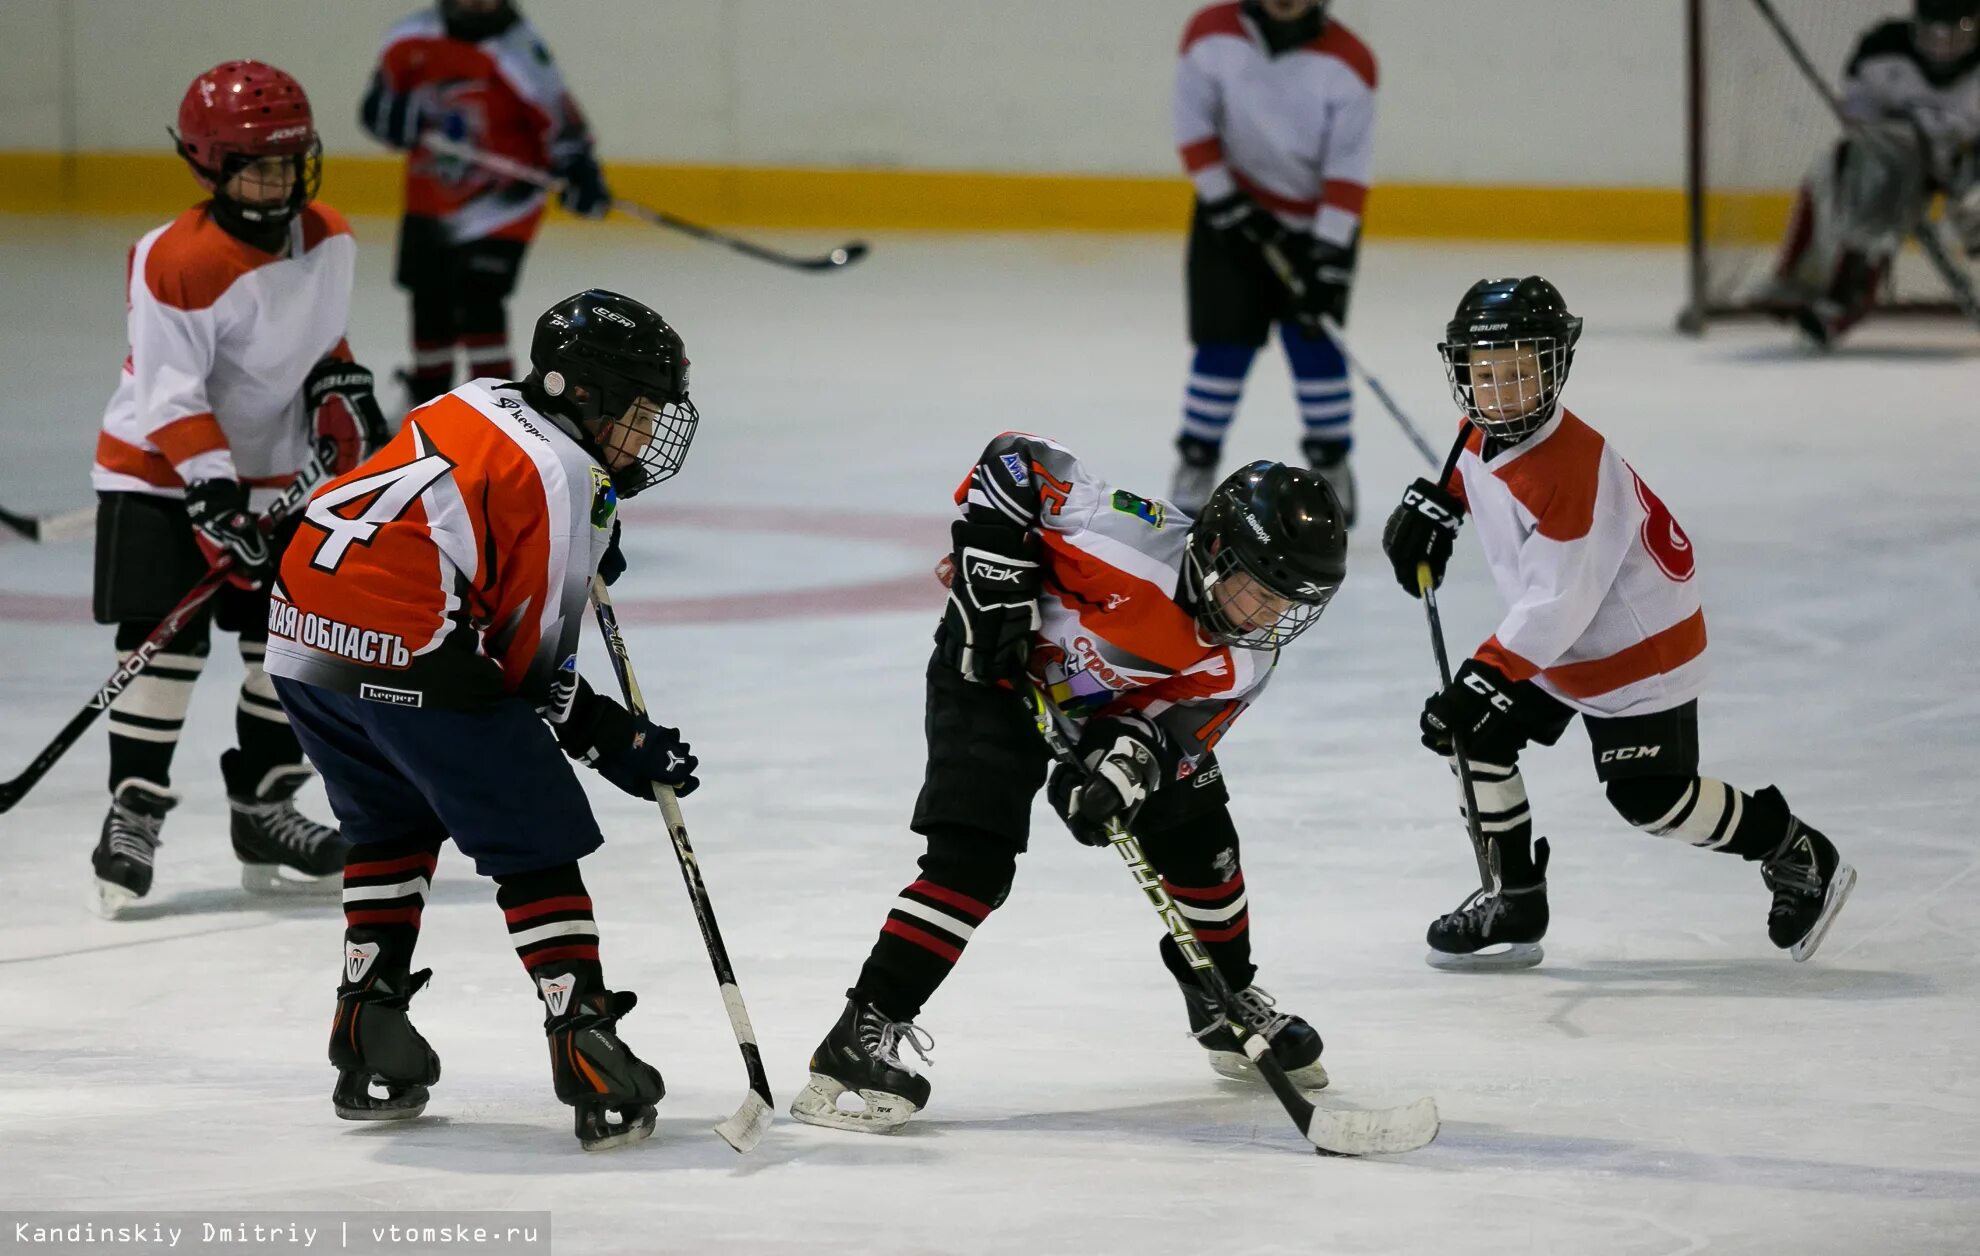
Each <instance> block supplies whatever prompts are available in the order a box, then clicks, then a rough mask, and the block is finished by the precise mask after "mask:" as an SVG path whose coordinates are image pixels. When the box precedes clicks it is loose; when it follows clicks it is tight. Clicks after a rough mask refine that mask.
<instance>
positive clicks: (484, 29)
mask: <svg viewBox="0 0 1980 1256" xmlns="http://www.w3.org/2000/svg"><path fill="white" fill-rule="evenodd" d="M440 20H441V22H442V24H443V25H445V27H446V30H447V38H449V39H460V40H465V41H467V42H468V43H480V42H481V41H482V40H484V39H493V38H495V37H496V36H497V35H500V34H501V33H502V32H503V31H506V30H508V29H509V28H510V27H511V26H514V25H515V24H516V23H517V22H519V21H521V20H522V14H520V13H518V12H516V6H515V5H514V4H512V3H511V2H510V0H440Z"/></svg>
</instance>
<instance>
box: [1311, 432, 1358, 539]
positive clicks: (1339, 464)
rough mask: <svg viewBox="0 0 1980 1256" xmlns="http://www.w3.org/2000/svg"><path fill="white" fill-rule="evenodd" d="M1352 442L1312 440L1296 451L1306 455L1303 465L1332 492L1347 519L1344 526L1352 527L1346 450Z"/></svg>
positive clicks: (1351, 470) (1350, 477)
mask: <svg viewBox="0 0 1980 1256" xmlns="http://www.w3.org/2000/svg"><path fill="white" fill-rule="evenodd" d="M1350 448H1352V442H1350V441H1346V440H1328V439H1326V438H1325V437H1319V436H1313V437H1309V438H1307V439H1306V440H1303V441H1301V442H1300V446H1299V451H1300V452H1301V453H1302V454H1305V455H1306V462H1307V465H1308V466H1311V467H1312V468H1313V469H1314V471H1316V472H1318V473H1319V475H1320V478H1321V479H1323V480H1325V481H1327V487H1328V488H1331V489H1333V490H1334V496H1335V497H1336V498H1337V499H1339V501H1340V503H1341V512H1342V513H1343V514H1345V515H1346V516H1347V525H1348V526H1349V527H1350V528H1352V527H1353V526H1354V467H1353V466H1351V465H1350V464H1349V463H1348V450H1349V449H1350Z"/></svg>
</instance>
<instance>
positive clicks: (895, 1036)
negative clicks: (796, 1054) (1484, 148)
mask: <svg viewBox="0 0 1980 1256" xmlns="http://www.w3.org/2000/svg"><path fill="white" fill-rule="evenodd" d="M902 1043H906V1044H908V1045H909V1046H910V1047H913V1048H914V1052H915V1054H916V1055H918V1056H920V1057H921V1059H922V1062H923V1063H926V1062H927V1060H928V1052H929V1051H930V1050H932V1049H933V1048H934V1046H935V1039H934V1038H933V1037H932V1036H930V1035H929V1033H928V1031H927V1030H925V1029H922V1028H920V1027H919V1026H917V1025H916V1024H915V1023H914V1022H913V1021H895V1020H888V1019H887V1017H886V1016H885V1015H884V1014H882V1013H880V1012H878V1011H876V1010H874V1009H873V1008H872V1007H871V1006H869V1005H867V1004H865V1003H861V1002H860V1001H859V997H858V996H857V995H855V994H854V993H853V992H852V991H850V990H848V991H846V1010H845V1011H844V1012H841V1013H840V1014H839V1020H838V1023H837V1024H835V1025H833V1026H832V1032H831V1033H828V1034H826V1035H825V1041H823V1042H821V1043H819V1044H818V1050H816V1051H814V1052H812V1054H811V1081H810V1083H809V1084H807V1085H806V1086H805V1088H804V1090H803V1091H802V1092H800V1093H799V1095H798V1097H797V1098H796V1099H794V1100H792V1101H791V1115H792V1116H794V1117H796V1118H797V1119H798V1120H800V1121H803V1122H805V1123H806V1124H807V1125H826V1126H830V1127H831V1128H833V1129H841V1130H860V1131H863V1132H865V1133H868V1134H891V1133H893V1132H894V1131H895V1130H897V1129H899V1128H900V1127H901V1126H903V1125H906V1124H907V1122H908V1118H909V1117H911V1116H913V1115H914V1114H915V1113H917V1112H919V1111H921V1109H923V1108H925V1107H927V1106H928V1092H929V1085H928V1081H927V1079H926V1078H924V1077H922V1076H921V1075H920V1074H918V1073H916V1072H915V1071H914V1070H913V1069H911V1068H909V1067H908V1066H907V1065H905V1064H903V1063H901V1060H900V1055H899V1052H900V1045H901V1044H902ZM848 1091H851V1092H852V1093H854V1094H856V1095H858V1096H859V1098H860V1100H861V1102H862V1103H864V1104H865V1107H863V1108H860V1109H848V1108H841V1107H840V1106H839V1096H840V1095H843V1094H845V1093H846V1092H848Z"/></svg>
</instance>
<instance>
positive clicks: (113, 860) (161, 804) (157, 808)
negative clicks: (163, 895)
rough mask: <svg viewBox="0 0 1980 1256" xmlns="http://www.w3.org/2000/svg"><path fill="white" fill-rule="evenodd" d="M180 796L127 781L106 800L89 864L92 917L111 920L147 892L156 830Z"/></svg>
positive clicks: (169, 791)
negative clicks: (93, 879)
mask: <svg viewBox="0 0 1980 1256" xmlns="http://www.w3.org/2000/svg"><path fill="white" fill-rule="evenodd" d="M178 805H179V796H178V795H177V794H175V793H173V792H172V791H171V790H169V789H166V788H165V787H163V786H162V785H154V784H152V783H151V782H150V781H144V780H139V779H137V778H136V777H132V778H131V779H130V780H128V781H125V782H123V783H122V784H120V785H118V786H117V789H116V792H114V793H113V794H111V796H110V813H109V814H108V815H106V816H104V817H103V833H102V836H100V837H98V838H97V839H96V849H95V850H94V851H92V852H91V853H90V856H89V862H90V865H91V866H92V867H94V868H95V869H96V886H95V899H94V903H95V906H96V914H97V915H99V916H101V917H103V918H104V919H105V920H115V919H116V918H117V916H118V914H119V913H120V912H122V911H123V910H124V908H126V907H128V906H130V905H131V904H132V903H135V902H136V901H137V900H139V899H141V898H143V897H144V896H145V895H147V894H149V893H151V873H152V863H153V860H154V859H155V858H156V857H157V851H158V841H159V839H158V830H159V829H160V828H162V827H163V826H164V824H165V813H166V812H168V811H170V810H171V809H172V808H174V807H176V806H178Z"/></svg>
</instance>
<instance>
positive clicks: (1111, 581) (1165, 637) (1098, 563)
mask: <svg viewBox="0 0 1980 1256" xmlns="http://www.w3.org/2000/svg"><path fill="white" fill-rule="evenodd" d="M1038 536H1039V538H1040V539H1041V540H1043V541H1044V542H1045V548H1046V551H1047V553H1048V555H1049V556H1050V559H1051V571H1052V578H1053V579H1054V580H1055V581H1056V582H1057V583H1058V585H1059V587H1060V588H1062V589H1064V590H1065V591H1066V592H1067V593H1068V594H1070V595H1072V597H1073V598H1076V599H1078V601H1079V602H1081V603H1084V604H1085V605H1086V606H1090V607H1094V608H1098V607H1102V606H1105V605H1107V603H1108V600H1109V599H1110V598H1114V599H1121V598H1123V596H1124V600H1117V601H1116V602H1115V607H1114V609H1113V610H1111V611H1108V612H1107V613H1106V624H1105V631H1101V630H1100V629H1098V628H1096V629H1095V631H1096V633H1097V634H1098V635H1100V636H1103V637H1105V638H1106V639H1107V640H1108V641H1110V642H1112V643H1113V644H1114V645H1116V646H1119V647H1120V648H1121V649H1123V650H1126V651H1128V652H1129V653H1131V654H1135V655H1138V656H1139V657H1141V658H1145V659H1147V660H1148V661H1150V662H1151V663H1160V664H1161V665H1162V666H1164V667H1168V668H1172V669H1174V670H1176V671H1181V670H1182V669H1183V668H1186V667H1189V666H1191V665H1192V664H1195V663H1197V662H1198V661H1200V660H1201V659H1202V658H1203V656H1204V653H1205V647H1204V645H1203V643H1202V642H1201V641H1199V640H1198V639H1197V636H1196V622H1195V621H1194V620H1193V619H1191V618H1190V616H1189V612H1187V611H1185V610H1184V609H1183V608H1182V607H1180V606H1178V605H1176V602H1175V598H1174V596H1173V593H1172V590H1169V589H1162V588H1157V587H1156V586H1155V585H1153V584H1150V583H1149V582H1148V581H1146V580H1143V579H1142V578H1141V577H1139V576H1136V575H1132V574H1130V573H1128V572H1125V571H1122V570H1121V569H1120V568H1118V567H1116V566H1114V565H1113V564H1111V563H1108V562H1106V561H1104V560H1102V559H1100V558H1098V557H1096V556H1094V555H1093V554H1089V553H1087V552H1086V551H1085V550H1083V549H1080V548H1079V547H1078V546H1076V545H1074V544H1073V543H1072V542H1070V541H1068V540H1067V539H1066V538H1065V537H1064V535H1062V534H1060V533H1057V532H1052V531H1040V532H1039V534H1038ZM1067 606H1068V608H1069V609H1073V610H1076V611H1081V614H1080V619H1081V622H1082V623H1084V622H1086V616H1085V614H1084V612H1083V610H1081V608H1080V607H1077V606H1074V605H1073V603H1071V602H1068V603H1067Z"/></svg>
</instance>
